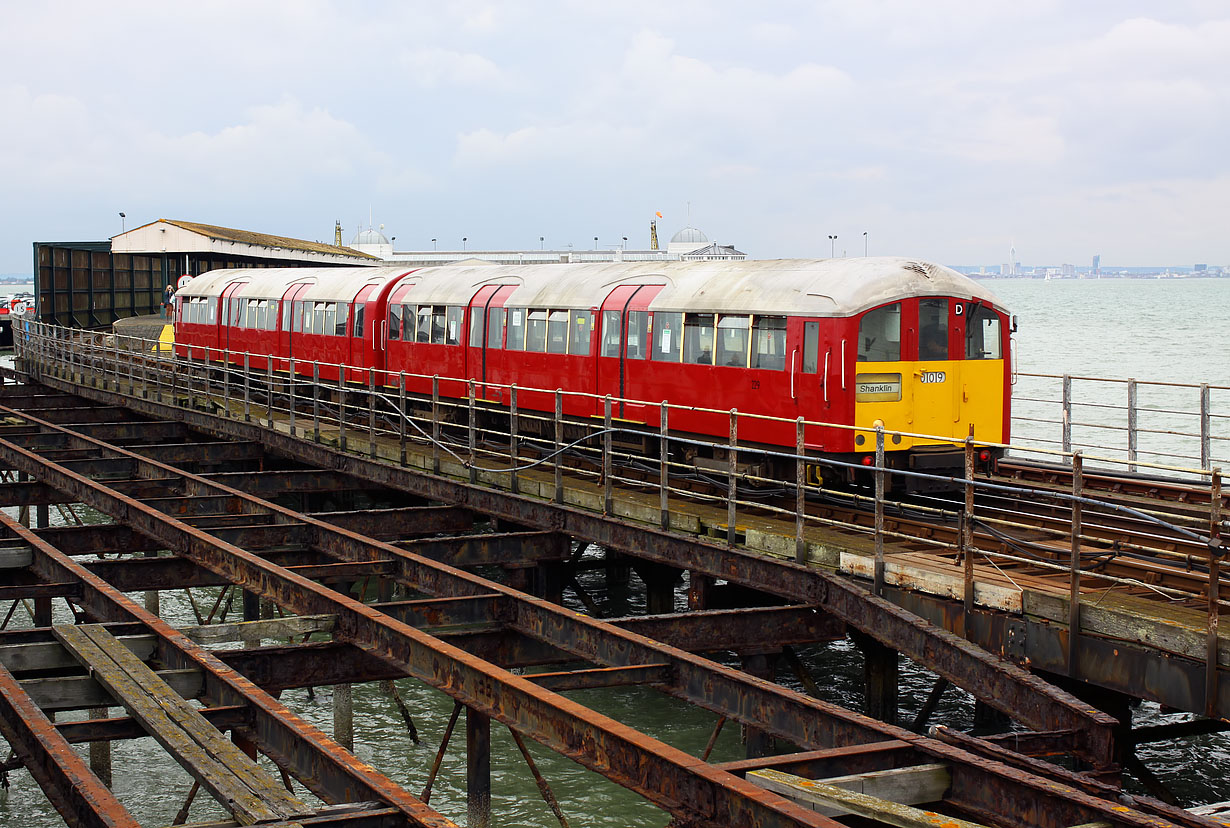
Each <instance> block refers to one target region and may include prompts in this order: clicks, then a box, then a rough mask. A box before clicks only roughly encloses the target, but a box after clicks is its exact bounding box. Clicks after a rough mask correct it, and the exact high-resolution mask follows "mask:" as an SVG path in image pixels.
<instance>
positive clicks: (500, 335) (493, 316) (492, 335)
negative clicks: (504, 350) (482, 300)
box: [487, 308, 504, 348]
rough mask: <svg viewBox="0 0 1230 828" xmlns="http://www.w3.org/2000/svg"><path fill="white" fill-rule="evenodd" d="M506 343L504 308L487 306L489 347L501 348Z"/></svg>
mask: <svg viewBox="0 0 1230 828" xmlns="http://www.w3.org/2000/svg"><path fill="white" fill-rule="evenodd" d="M503 344H504V309H503V308H487V347H488V348H499V347H501V346H502V345H503Z"/></svg>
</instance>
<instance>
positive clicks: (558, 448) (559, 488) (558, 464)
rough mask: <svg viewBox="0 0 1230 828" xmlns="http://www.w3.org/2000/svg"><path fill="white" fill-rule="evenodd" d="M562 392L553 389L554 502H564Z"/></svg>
mask: <svg viewBox="0 0 1230 828" xmlns="http://www.w3.org/2000/svg"><path fill="white" fill-rule="evenodd" d="M563 450H564V392H563V390H562V389H559V388H556V389H555V464H554V465H555V502H556V503H563V502H564V466H563V458H564V456H563V454H562V452H563Z"/></svg>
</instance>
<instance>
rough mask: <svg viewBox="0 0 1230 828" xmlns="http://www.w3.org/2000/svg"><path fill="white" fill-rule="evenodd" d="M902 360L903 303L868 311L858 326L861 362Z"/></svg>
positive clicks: (859, 357) (859, 358) (859, 359)
mask: <svg viewBox="0 0 1230 828" xmlns="http://www.w3.org/2000/svg"><path fill="white" fill-rule="evenodd" d="M900 359H901V303H900V302H895V303H893V304H891V305H885V306H884V307H882V308H876V309H875V310H870V311H867V313H865V314H863V319H862V321H861V322H859V324H858V361H859V362H898V361H900Z"/></svg>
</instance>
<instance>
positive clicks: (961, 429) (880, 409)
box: [853, 297, 1010, 490]
mask: <svg viewBox="0 0 1230 828" xmlns="http://www.w3.org/2000/svg"><path fill="white" fill-rule="evenodd" d="M1006 321H1007V320H1006V318H1005V317H1004V316H1003V315H1002V314H1000V313H999V312H997V311H996V310H994V309H993V308H991V307H989V306H987V305H986V304H984V303H982V302H979V301H976V300H975V301H967V300H962V299H954V298H948V297H925V298H917V299H905V300H902V301H898V302H893V303H890V304H886V305H881V306H880V307H877V308H873V309H871V310H869V311H867V312H866V313H864V314H863V315H862V316H861V317H860V318H859V319H858V323H857V324H858V332H857V336H856V346H855V353H854V355H853V356H854V366H853V370H854V424H855V425H856V426H858V427H860V428H868V429H874V428H875V427H876V426H877V425H882V426H883V427H884V429H885V431H886V432H906V434H900V433H893V434H889V435H887V437H886V441H885V451H886V452H887V454H888V460H887V462H888V465H889V466H890V467H892V468H908V469H912V470H916V471H920V472H928V473H934V474H940V475H960V474H961V473H962V472H963V470H964V450H963V448H962V446H961V445H960V444H961V442H962V441H963V440H964V439H965V438H966V437H967V436H969V435H971V434H972V435H973V437H974V439H975V440H976V441H985V442H990V443H1002V442H1006V440H1007V437H1008V428H1007V417H1008V414H1009V411H1008V393H1007V392H1008V388H1009V385H1010V374H1009V370H1010V366H1009V360H1008V358H1007V354H1008V343H1007V336H1008V331H1007V326H1006V324H1005V323H1006ZM910 435H932V436H910ZM875 450H876V433H875V431H874V430H867V431H862V430H859V431H856V432H855V435H854V451H855V454H856V456H859V459H860V462H862V463H864V464H867V463H869V462H873V461H872V460H871V458H873V457H874V453H875ZM998 454H999V452H998V450H995V449H980V451H979V455H978V458H979V461H980V462H982V463H989V462H992V461H993V460H994V459H996V458H997V457H998ZM900 485H904V488H905V489H907V490H928V489H933V488H947V486H946V485H945V484H943V483H938V482H936V483H933V482H931V481H927V480H921V479H918V478H906V479H905V480H904V481H894V487H897V486H900Z"/></svg>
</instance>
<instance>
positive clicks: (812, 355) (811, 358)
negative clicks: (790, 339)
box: [803, 322, 820, 374]
mask: <svg viewBox="0 0 1230 828" xmlns="http://www.w3.org/2000/svg"><path fill="white" fill-rule="evenodd" d="M819 362H820V323H819V322H804V323H803V373H804V374H814V373H816V370H817V369H818V367H819Z"/></svg>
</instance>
